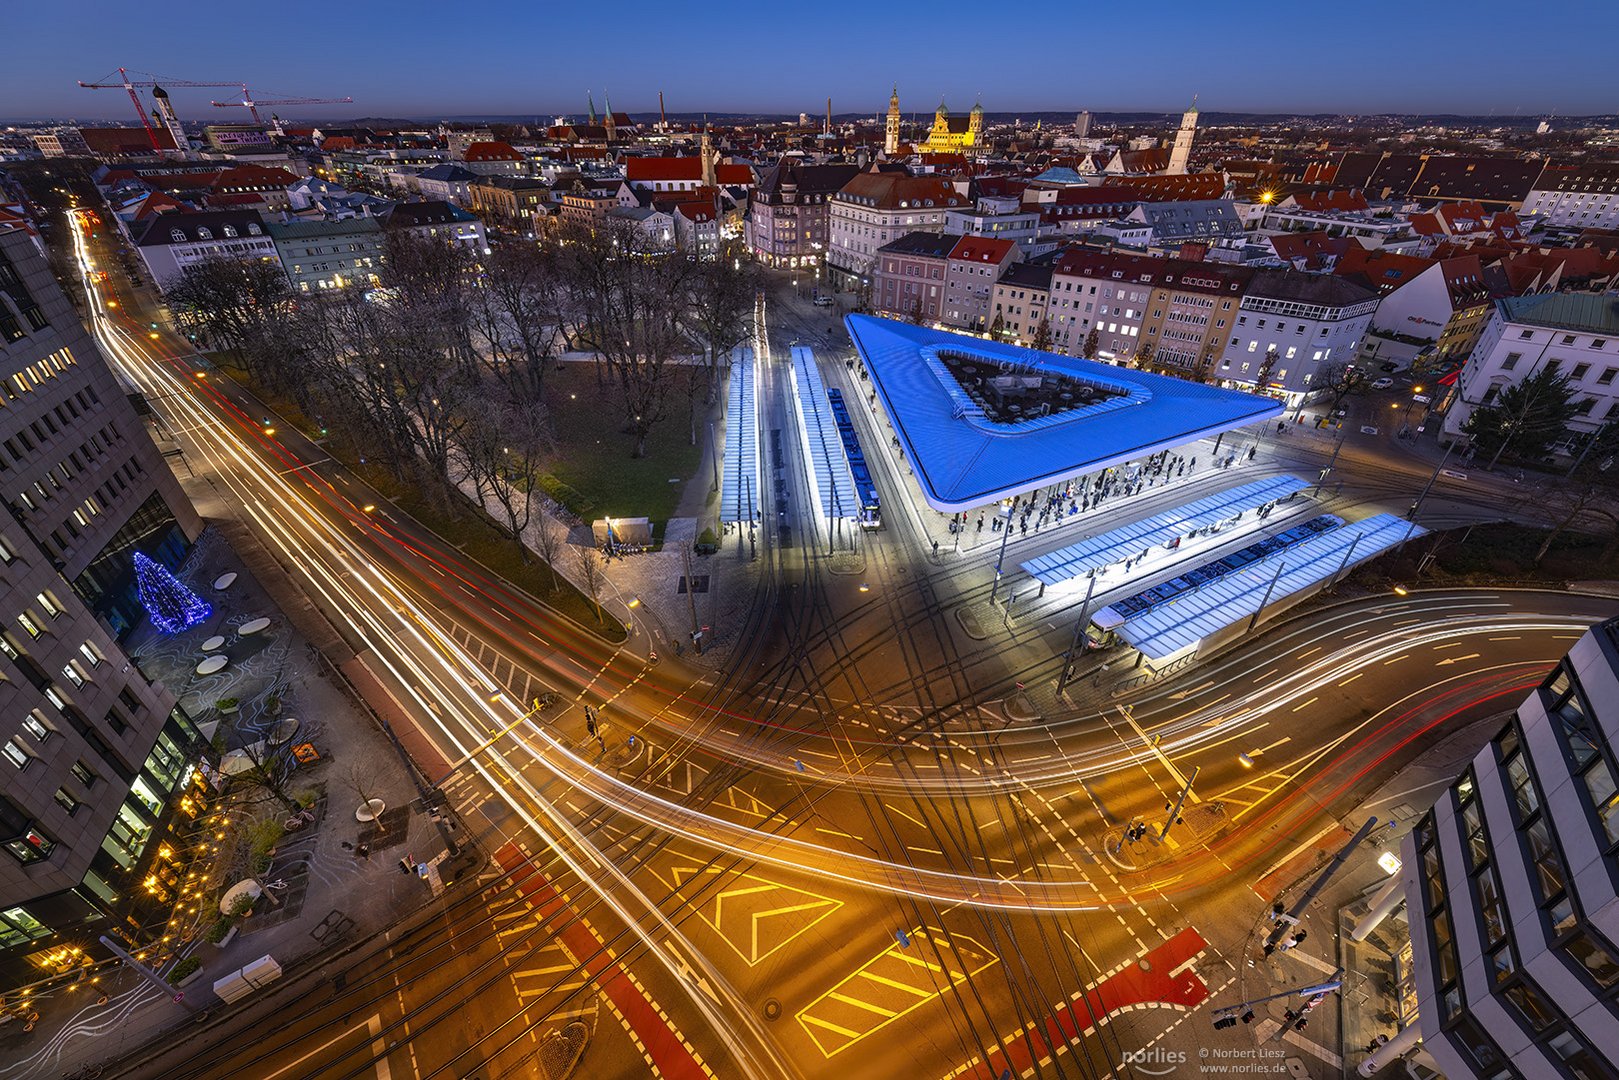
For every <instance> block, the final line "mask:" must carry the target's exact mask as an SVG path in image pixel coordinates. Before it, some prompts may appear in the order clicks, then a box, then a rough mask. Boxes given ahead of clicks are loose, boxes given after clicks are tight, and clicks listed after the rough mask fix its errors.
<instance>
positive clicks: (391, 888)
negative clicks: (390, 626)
mask: <svg viewBox="0 0 1619 1080" xmlns="http://www.w3.org/2000/svg"><path fill="white" fill-rule="evenodd" d="M230 573H234V574H236V578H235V580H234V581H232V582H230V583H229V584H228V586H227V587H226V588H224V589H215V588H214V587H213V583H214V582H216V581H218V580H221V579H222V577H223V575H226V574H230ZM177 576H178V577H179V578H180V579H181V580H182V581H184V582H185V583H186V584H187V585H188V586H189V587H190V588H191V589H192V590H193V591H194V592H196V593H197V594H198V595H199V596H201V597H202V598H203V599H205V600H207V601H208V602H209V603H210V604H211V605H212V606H213V608H214V611H213V614H212V615H211V616H210V617H209V618H208V619H207V620H205V621H204V622H203V623H202V624H200V625H198V626H196V627H193V628H191V629H189V630H187V631H185V632H183V633H180V634H176V635H172V636H166V635H162V634H159V633H157V632H156V631H155V630H153V629H152V628H151V627H150V626H143V627H142V629H141V630H139V631H137V633H136V634H135V635H134V636H133V637H132V638H131V639H130V641H129V643H128V648H129V652H130V655H131V657H132V658H133V659H134V660H135V662H136V663H137V664H139V666H140V668H141V670H142V671H144V672H145V673H146V674H147V676H148V677H149V678H152V679H154V680H157V681H161V682H163V683H164V684H165V685H168V686H169V687H171V688H172V689H173V690H174V691H175V692H176V694H177V695H178V697H179V699H180V704H181V707H182V708H184V709H185V710H186V712H187V713H188V714H189V715H190V716H192V717H193V718H194V719H195V720H196V721H198V724H199V726H200V727H201V728H202V730H203V731H204V733H205V735H207V736H209V737H211V738H212V739H213V740H214V744H215V746H216V748H218V749H219V750H220V751H221V753H223V754H227V755H228V754H230V753H231V752H232V751H237V752H238V754H239V753H240V751H241V748H242V747H244V746H252V745H254V744H258V743H260V742H261V741H263V742H268V743H274V744H276V745H281V744H282V742H279V741H278V740H284V741H291V742H294V743H303V742H309V743H312V744H313V745H314V747H315V749H316V750H317V752H318V753H319V754H320V760H319V761H318V762H317V763H315V764H314V765H313V766H306V767H300V768H298V769H297V771H296V772H295V773H294V774H293V775H292V776H291V777H290V779H289V780H288V782H287V783H286V785H285V787H286V789H287V790H288V791H289V792H310V793H313V794H315V795H316V796H317V801H316V803H315V809H316V811H317V814H318V817H317V820H316V821H315V822H314V823H313V824H312V825H307V826H305V827H303V828H302V829H300V830H298V831H295V832H289V833H287V834H286V835H285V837H283V839H282V840H281V841H280V842H278V843H277V844H276V845H275V847H274V850H273V853H272V854H271V856H270V865H269V869H268V870H267V871H266V872H265V873H262V874H260V875H258V878H257V880H259V881H262V882H272V881H282V882H285V887H284V888H281V889H277V890H274V895H276V896H277V898H278V899H279V900H280V902H281V906H279V907H276V906H274V905H272V904H271V903H270V902H269V901H268V900H266V899H261V900H260V901H259V902H258V904H257V905H256V906H255V908H254V911H253V914H251V915H249V916H248V917H247V918H246V919H244V920H242V922H241V924H240V926H239V928H238V931H237V932H236V934H235V935H234V937H233V938H232V939H231V940H229V941H228V942H227V943H225V944H224V945H223V946H221V945H214V944H211V943H209V942H208V940H207V938H206V936H204V935H203V934H202V933H199V934H198V936H197V937H196V939H195V940H194V941H192V942H190V943H189V944H184V945H181V946H180V947H179V948H178V949H177V951H176V953H175V954H174V955H175V956H176V957H179V956H196V957H198V958H199V959H201V961H202V975H201V977H200V978H199V979H198V980H197V981H196V982H193V983H191V984H189V985H188V986H187V987H186V991H185V992H186V996H187V998H188V1000H189V1001H191V1002H193V1003H196V1004H199V1005H202V1006H210V1005H217V1004H218V1001H217V999H216V998H215V996H214V994H213V991H212V989H211V985H212V983H213V981H214V980H216V979H219V978H221V977H223V976H225V975H226V974H228V973H229V972H231V971H234V970H236V969H237V968H240V967H241V966H242V965H244V964H246V963H249V962H251V961H253V960H256V959H258V958H259V957H262V956H266V955H268V956H273V957H274V958H275V959H276V961H277V962H278V963H280V964H281V966H282V967H283V968H289V967H291V966H292V965H294V964H297V963H298V962H299V961H302V960H305V959H308V958H311V957H315V956H318V955H321V954H323V953H325V952H327V951H329V950H330V949H331V948H333V947H335V946H337V945H338V944H340V943H341V944H348V943H351V942H353V941H355V940H357V939H360V938H363V937H365V936H368V935H371V934H374V933H376V932H378V931H380V930H382V929H384V928H386V927H388V926H390V925H391V924H393V923H394V922H396V921H397V920H398V919H399V918H400V917H401V916H403V915H405V914H407V913H408V912H411V911H413V910H416V909H418V908H420V907H421V906H422V905H423V904H425V903H426V902H428V901H429V900H431V899H432V897H433V895H434V889H433V887H432V886H430V885H429V883H428V882H427V881H424V880H423V879H421V878H420V877H418V876H417V875H416V874H415V873H411V874H405V873H402V872H401V871H400V869H399V865H398V860H399V859H400V858H402V857H403V856H405V855H406V854H408V855H409V856H410V857H411V859H412V860H413V861H415V862H428V861H431V860H433V859H435V858H437V857H440V856H442V855H444V854H445V853H446V845H445V841H444V839H443V836H442V835H441V832H440V829H439V827H438V825H437V824H436V823H435V822H434V821H433V820H432V819H431V817H430V815H429V814H428V813H426V812H425V808H424V807H423V806H422V805H421V802H420V800H419V798H418V790H417V787H416V785H415V783H414V782H413V780H412V778H411V776H410V773H409V772H408V771H407V770H406V768H405V765H404V763H403V762H402V761H401V760H400V758H399V755H398V754H397V753H396V752H395V749H394V747H393V746H392V745H391V744H390V743H389V741H388V739H387V738H386V737H385V736H384V735H383V734H382V733H381V731H379V730H378V728H377V726H376V723H375V721H374V720H373V719H372V718H371V717H370V716H369V715H367V714H366V712H365V711H364V710H363V709H362V708H361V707H360V706H359V705H357V704H356V703H355V702H354V701H353V700H352V699H351V698H350V696H349V691H348V690H347V689H346V687H345V686H344V685H343V684H342V682H341V677H340V676H339V675H337V674H336V671H335V668H333V667H332V666H331V665H330V664H329V663H327V661H326V660H325V658H324V657H323V656H322V655H321V654H320V653H319V652H318V651H317V650H315V649H314V648H313V647H312V646H311V645H310V644H309V643H308V642H306V641H305V639H304V638H303V637H302V636H301V635H299V634H298V633H297V631H296V630H295V629H294V628H293V627H292V625H291V623H290V621H289V620H288V619H287V618H286V616H285V615H284V614H283V613H282V612H281V611H279V610H278V609H277V608H276V607H275V606H274V605H273V604H272V603H271V601H270V599H269V596H268V594H267V592H266V590H265V589H264V587H263V586H262V585H260V583H259V582H258V581H257V580H256V579H255V578H254V577H253V575H252V574H251V573H250V572H249V571H248V570H247V567H246V563H245V562H244V560H243V559H241V558H239V557H238V556H237V555H236V553H235V552H234V551H232V549H231V548H230V546H229V544H227V543H226V541H225V539H224V537H223V536H222V535H221V533H220V531H219V530H218V529H217V528H215V527H210V528H209V529H208V530H207V531H206V532H205V533H204V534H203V536H202V538H201V539H200V540H199V541H198V542H197V545H196V547H195V548H194V549H193V551H192V552H191V554H190V556H189V557H188V558H187V560H186V563H185V565H184V566H183V567H182V568H181V570H180V572H179V574H178V575H177ZM260 617H263V618H268V619H269V620H270V625H269V627H268V628H267V629H265V630H264V631H262V632H261V633H258V634H247V635H243V634H242V633H241V632H240V631H241V628H242V627H243V626H244V624H247V623H249V622H250V620H253V619H257V618H260ZM215 636H218V637H223V638H224V639H225V642H224V644H223V645H222V646H221V647H220V648H218V649H216V650H212V651H211V652H210V653H208V654H204V653H203V652H202V650H201V645H202V643H203V642H204V641H206V640H208V639H210V638H213V637H215ZM203 655H223V656H226V657H227V658H228V660H229V663H228V665H227V667H226V668H225V670H223V671H221V672H219V673H217V674H214V675H208V676H198V675H197V674H196V673H195V668H196V664H197V662H198V660H199V659H200V658H201V657H202V656H203ZM272 695H277V696H279V698H280V708H279V712H276V711H274V710H272V709H271V707H270V702H269V698H270V697H271V696H272ZM228 698H236V699H237V701H238V704H237V705H236V708H235V710H234V711H233V712H222V711H221V710H220V709H219V708H218V707H217V705H218V703H219V702H220V701H221V700H224V699H228ZM278 729H279V730H278ZM356 777H358V781H356ZM357 783H358V786H359V787H361V788H363V790H364V791H365V794H366V795H367V797H370V798H380V799H382V800H383V801H384V802H385V803H386V805H387V810H386V811H385V813H384V814H383V817H382V821H381V822H380V825H381V826H382V828H381V829H379V828H378V825H377V824H372V823H365V822H361V821H359V820H357V818H356V816H355V810H356V808H357V807H358V806H359V804H360V796H359V794H358V793H357V790H356V784H357ZM213 798H214V803H213V807H212V808H211V809H217V808H220V807H225V806H229V805H231V804H230V802H229V801H228V800H229V799H230V794H229V789H227V791H226V793H225V794H219V795H215V796H213ZM255 802H256V805H255V806H254V807H253V808H252V812H254V813H256V814H257V815H259V816H260V817H262V818H263V819H264V820H267V821H280V820H281V819H282V818H285V817H286V816H287V812H286V811H285V810H284V809H283V807H282V806H281V805H280V804H279V802H278V801H277V800H274V799H271V798H263V799H262V800H259V799H256V800H255ZM208 820H209V819H207V818H202V819H199V825H206V823H207V821H208ZM208 827H213V826H208ZM220 827H224V826H223V825H221V826H220ZM361 843H366V844H368V846H369V854H370V857H369V858H361V857H359V855H358V853H357V851H355V850H350V848H357V847H358V845H359V844H361ZM345 845H348V847H345ZM206 860H207V856H206V855H204V856H200V857H199V858H198V860H197V861H196V862H195V863H194V864H193V865H194V866H195V867H196V869H197V870H198V872H199V873H203V872H207V873H210V874H211V873H214V872H215V870H214V869H213V868H211V867H210V866H209V865H208V863H207V861H206ZM463 861H464V860H457V861H456V862H454V863H453V864H452V863H451V862H449V861H445V862H444V863H443V864H442V865H441V866H438V867H435V868H434V869H435V870H442V871H443V878H444V879H446V880H447V879H449V878H450V877H451V875H452V874H453V875H461V874H464V873H466V872H467V870H468V867H467V866H465V865H463V864H462V863H463ZM452 865H453V869H452ZM228 884H231V883H228V882H223V883H222V882H215V883H211V886H210V887H207V888H205V889H203V890H202V895H201V898H200V907H201V910H199V911H198V912H196V913H195V914H194V915H188V916H187V917H186V919H185V921H184V925H185V926H187V927H192V926H195V927H200V928H201V930H202V931H206V929H207V928H208V927H209V926H210V925H211V924H212V923H213V921H214V920H215V919H216V918H217V914H216V913H215V911H214V910H211V909H210V906H212V907H213V908H217V905H218V902H219V900H218V893H219V889H220V888H221V887H223V886H224V885H228ZM323 922H325V923H326V924H327V926H334V925H335V926H336V927H337V932H335V933H333V934H331V935H329V936H326V938H325V942H324V943H323V942H322V941H319V940H317V939H316V937H314V936H312V935H313V934H314V933H315V932H316V931H317V928H319V927H320V926H321V924H322V923H323ZM171 925H176V926H178V925H180V923H173V924H171ZM165 966H166V965H165ZM161 970H162V968H160V971H161ZM101 985H102V989H103V990H104V992H105V993H106V994H107V997H108V1000H107V1002H106V1003H105V1004H104V1005H98V1004H95V1003H94V1002H93V1000H92V999H86V998H85V997H83V996H82V995H81V996H79V997H77V998H74V997H67V998H63V999H58V1000H52V1001H48V1002H42V1003H41V1009H40V1013H41V1018H40V1022H39V1024H38V1025H37V1026H36V1028H35V1030H34V1031H33V1032H32V1033H30V1034H29V1036H28V1037H27V1040H26V1041H25V1042H22V1043H18V1044H14V1045H13V1046H11V1047H10V1048H8V1057H9V1058H11V1059H12V1060H11V1062H10V1063H9V1064H8V1065H7V1066H5V1067H0V1078H3V1080H23V1078H34V1077H40V1078H43V1077H54V1076H58V1075H61V1074H62V1073H63V1072H64V1071H67V1070H71V1069H72V1068H74V1067H76V1066H77V1065H79V1064H81V1063H84V1062H91V1061H95V1062H102V1061H106V1060H108V1059H109V1058H113V1057H118V1056H122V1055H124V1054H127V1053H130V1052H131V1051H133V1050H135V1049H136V1048H138V1047H140V1046H141V1045H143V1044H145V1043H147V1042H149V1041H150V1040H151V1039H153V1038H154V1037H156V1036H157V1035H159V1034H160V1033H162V1032H164V1031H166V1030H169V1029H170V1028H172V1027H173V1026H174V1025H176V1024H181V1023H183V1022H185V1021H186V1020H187V1019H188V1013H187V1011H186V1010H185V1009H184V1008H183V1007H182V1006H180V1005H178V1004H176V1003H174V1002H173V1001H171V1000H170V999H169V998H167V997H165V996H163V995H161V994H159V993H158V992H157V991H156V990H155V989H154V988H152V987H151V986H150V985H149V984H147V983H145V982H144V981H141V980H139V979H138V978H135V977H132V976H131V975H129V974H127V973H122V972H116V973H112V974H109V975H108V976H106V977H105V978H103V979H102V983H101Z"/></svg>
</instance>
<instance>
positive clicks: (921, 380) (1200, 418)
mask: <svg viewBox="0 0 1619 1080" xmlns="http://www.w3.org/2000/svg"><path fill="white" fill-rule="evenodd" d="M844 325H845V326H846V327H847V328H848V330H849V336H850V337H851V338H852V339H853V340H854V345H855V348H856V349H857V350H858V351H859V353H860V357H861V360H862V361H863V362H864V363H865V365H866V370H867V371H868V372H869V373H870V375H871V381H872V385H873V386H874V387H875V388H876V390H877V393H878V395H879V397H881V399H882V402H883V407H884V408H885V409H886V410H887V412H888V416H889V418H890V419H891V420H892V421H893V424H894V430H895V431H896V432H897V433H898V435H899V438H900V441H901V443H902V445H903V447H904V450H905V454H906V458H907V460H908V461H909V462H910V464H911V466H912V468H913V469H914V470H915V472H916V477H917V480H918V481H919V482H920V484H921V486H922V494H923V497H924V498H926V499H927V501H928V505H929V506H931V507H933V508H934V509H935V510H938V511H940V512H942V513H953V512H956V511H959V510H970V509H973V508H975V507H979V506H984V505H986V504H987V503H990V502H994V501H995V500H997V499H1003V498H1010V497H1011V496H1013V495H1016V494H1019V493H1022V492H1026V491H1029V490H1032V489H1033V488H1036V487H1042V486H1044V485H1046V484H1051V483H1056V482H1058V481H1061V480H1066V479H1068V478H1070V477H1074V476H1078V475H1081V474H1083V473H1088V472H1095V471H1097V470H1099V469H1104V468H1107V467H1108V466H1111V465H1118V464H1122V463H1124V462H1126V461H1131V460H1134V459H1137V458H1141V457H1144V456H1146V455H1148V454H1154V453H1157V452H1158V451H1160V450H1165V449H1169V448H1171V447H1177V446H1181V445H1184V444H1185V443H1188V442H1191V441H1192V440H1194V439H1199V438H1202V437H1204V436H1207V435H1214V434H1217V433H1218V432H1222V431H1229V430H1231V429H1232V428H1238V427H1243V426H1245V425H1247V424H1252V423H1255V422H1257V421H1260V420H1264V419H1266V418H1268V417H1273V416H1278V415H1280V414H1281V412H1282V402H1281V401H1279V400H1277V399H1275V398H1268V397H1259V396H1257V395H1254V394H1246V393H1243V392H1241V391H1238V390H1225V389H1221V388H1220V387H1217V386H1208V385H1204V384H1201V383H1195V382H1189V381H1187V380H1185V379H1177V378H1174V377H1173V376H1169V375H1154V374H1150V373H1148V372H1145V371H1136V370H1133V369H1131V368H1123V367H1114V366H1112V365H1110V364H1102V363H1097V362H1096V361H1093V360H1082V359H1077V358H1075V357H1069V356H1058V355H1057V354H1055V353H1047V352H1037V351H1035V350H1034V349H1025V348H1021V347H1019V346H1016V345H1007V344H1004V343H1001V342H996V341H985V340H983V339H982V338H976V337H970V336H968V335H965V334H952V333H948V332H946V331H943V330H931V329H928V328H927V327H923V326H913V325H911V324H910V323H903V322H895V321H894V320H892V319H879V318H875V317H873V316H870V315H849V316H847V317H846V318H845V319H844ZM941 352H943V353H952V354H956V355H962V354H966V355H968V356H970V357H972V358H974V359H981V360H982V361H984V362H986V363H991V364H1000V363H1003V362H1004V363H1010V364H1014V365H1016V366H1017V367H1018V368H1020V369H1022V373H1024V374H1041V373H1049V374H1051V375H1056V376H1061V377H1064V378H1067V379H1070V380H1075V381H1077V382H1078V383H1080V384H1084V385H1088V386H1092V387H1095V388H1097V389H1098V390H1099V391H1101V392H1102V395H1103V396H1102V398H1101V400H1099V401H1098V402H1097V403H1096V404H1093V405H1085V406H1083V407H1079V408H1074V409H1071V410H1070V411H1067V412H1060V413H1056V414H1053V415H1049V416H1042V417H1037V418H1034V419H1026V420H1020V421H1017V422H1014V423H1006V422H999V421H997V420H995V419H994V418H992V417H990V416H988V415H987V414H986V413H985V411H984V410H983V409H981V408H979V407H978V406H977V405H976V404H975V403H974V402H973V400H972V399H971V398H970V397H969V396H968V394H967V392H966V391H965V390H963V388H962V387H961V386H960V384H959V383H957V382H956V380H955V379H954V377H952V376H951V375H950V374H949V373H948V372H947V371H946V370H945V367H944V364H943V362H942V361H941V360H940V359H939V355H940V353H941Z"/></svg>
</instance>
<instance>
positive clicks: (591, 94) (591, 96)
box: [585, 91, 596, 127]
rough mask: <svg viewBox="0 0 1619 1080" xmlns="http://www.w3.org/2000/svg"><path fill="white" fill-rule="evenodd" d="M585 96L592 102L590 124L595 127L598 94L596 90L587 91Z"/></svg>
mask: <svg viewBox="0 0 1619 1080" xmlns="http://www.w3.org/2000/svg"><path fill="white" fill-rule="evenodd" d="M585 97H586V99H587V100H589V102H590V126H591V127H595V126H596V94H595V92H594V91H586V93H585Z"/></svg>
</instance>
